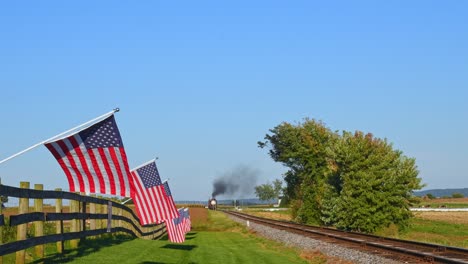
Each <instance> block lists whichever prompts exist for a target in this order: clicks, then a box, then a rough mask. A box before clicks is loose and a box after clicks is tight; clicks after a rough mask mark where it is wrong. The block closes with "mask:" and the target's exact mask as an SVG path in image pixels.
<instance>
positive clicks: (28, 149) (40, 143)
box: [0, 108, 120, 164]
mask: <svg viewBox="0 0 468 264" xmlns="http://www.w3.org/2000/svg"><path fill="white" fill-rule="evenodd" d="M119 110H120V109H119V108H115V109H114V110H112V111H110V112H109V113H106V114H103V115H101V116H99V117H96V118H94V119H92V120H89V121H88V122H86V123H83V124H81V125H79V126H76V127H74V128H72V129H69V130H67V131H65V132H62V133H60V134H58V135H56V136H53V137H51V138H48V139H46V140H43V141H41V142H39V143H37V144H36V145H33V146H31V147H29V148H27V149H25V150H23V151H20V152H18V153H16V154H14V155H12V156H10V157H8V158H6V159H3V160H1V161H0V164H2V163H3V162H5V161H8V160H11V159H12V158H14V157H17V156H19V155H21V154H23V153H25V152H28V151H30V150H31V149H34V148H37V147H38V146H40V145H42V144H44V143H46V142H48V141H51V140H53V139H55V138H57V137H60V136H63V135H65V134H67V133H70V132H71V131H73V130H76V129H78V128H80V127H82V126H85V125H87V124H89V123H92V122H95V121H96V120H99V119H102V118H105V117H108V116H110V115H112V114H114V113H116V112H118V111H119Z"/></svg>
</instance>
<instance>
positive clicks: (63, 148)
mask: <svg viewBox="0 0 468 264" xmlns="http://www.w3.org/2000/svg"><path fill="white" fill-rule="evenodd" d="M57 143H58V145H59V147H60V149H61V151H62V152H63V154H64V155H63V159H66V160H67V161H68V163H69V164H70V169H72V170H73V168H76V167H77V166H76V163H75V161H74V160H73V158H72V157H70V156H69V155H68V154H66V153H69V149H68V148H67V145H66V144H65V142H64V140H63V141H59V142H57ZM73 172H74V173H75V175H76V178H77V182H78V184H79V185H78V186H79V188H78V189H77V190H76V189H75V190H73V191H79V190H84V182H83V177H82V176H81V175H80V172H79V171H77V170H73Z"/></svg>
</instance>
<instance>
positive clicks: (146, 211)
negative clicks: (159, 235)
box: [131, 160, 179, 225]
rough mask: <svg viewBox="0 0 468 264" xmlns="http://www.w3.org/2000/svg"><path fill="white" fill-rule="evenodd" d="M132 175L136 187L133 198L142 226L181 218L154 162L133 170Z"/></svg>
mask: <svg viewBox="0 0 468 264" xmlns="http://www.w3.org/2000/svg"><path fill="white" fill-rule="evenodd" d="M131 173H132V177H133V182H134V186H135V191H134V192H133V194H132V198H133V202H134V204H135V208H136V211H137V213H138V216H139V217H140V223H141V224H142V225H146V224H151V223H160V222H162V221H164V220H167V219H173V218H175V217H178V216H179V214H178V212H177V209H176V207H175V204H174V201H173V200H172V197H171V196H170V190H169V189H168V190H169V191H166V188H165V186H166V185H167V182H166V183H164V184H162V183H161V178H160V177H159V172H158V169H157V167H156V163H155V161H154V160H153V161H150V162H147V163H145V164H143V165H141V166H140V167H138V168H136V169H134V170H132V172H131ZM167 188H169V185H167ZM167 192H169V195H168V194H167Z"/></svg>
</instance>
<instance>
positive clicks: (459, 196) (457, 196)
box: [452, 193, 465, 198]
mask: <svg viewBox="0 0 468 264" xmlns="http://www.w3.org/2000/svg"><path fill="white" fill-rule="evenodd" d="M463 197H465V196H464V195H463V194H462V193H452V198H463Z"/></svg>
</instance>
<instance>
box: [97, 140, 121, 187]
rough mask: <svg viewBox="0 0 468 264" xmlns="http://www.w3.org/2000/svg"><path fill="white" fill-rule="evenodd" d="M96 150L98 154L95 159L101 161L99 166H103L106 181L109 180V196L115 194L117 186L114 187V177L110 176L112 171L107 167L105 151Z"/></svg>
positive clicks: (101, 149)
mask: <svg viewBox="0 0 468 264" xmlns="http://www.w3.org/2000/svg"><path fill="white" fill-rule="evenodd" d="M97 150H98V152H99V155H98V156H97V157H98V159H99V160H101V164H102V165H103V166H104V169H105V172H106V175H107V177H106V179H109V187H110V194H115V189H116V187H117V186H115V181H114V175H113V174H112V170H111V168H110V166H109V161H108V158H107V155H106V150H105V149H103V148H98V149H97Z"/></svg>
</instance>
